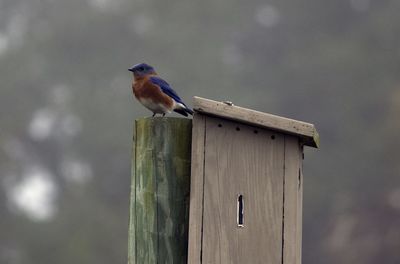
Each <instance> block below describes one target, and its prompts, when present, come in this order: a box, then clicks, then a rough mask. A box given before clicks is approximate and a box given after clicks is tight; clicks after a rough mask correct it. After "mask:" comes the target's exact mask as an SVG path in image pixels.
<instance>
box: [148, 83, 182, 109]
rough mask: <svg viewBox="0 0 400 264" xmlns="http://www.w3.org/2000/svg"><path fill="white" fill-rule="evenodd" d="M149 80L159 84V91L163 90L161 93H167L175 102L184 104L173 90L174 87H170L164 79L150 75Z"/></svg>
mask: <svg viewBox="0 0 400 264" xmlns="http://www.w3.org/2000/svg"><path fill="white" fill-rule="evenodd" d="M150 81H151V82H152V83H153V84H155V85H157V86H159V87H160V88H161V91H163V93H165V94H166V95H168V96H169V97H171V98H172V99H174V100H175V102H177V103H181V104H183V105H184V106H186V105H185V103H184V102H182V99H181V98H180V97H179V96H178V94H177V93H176V92H175V91H174V89H172V88H171V86H170V85H169V83H167V82H166V81H164V80H163V79H161V78H160V77H156V76H152V77H150Z"/></svg>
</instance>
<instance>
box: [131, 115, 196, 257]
mask: <svg viewBox="0 0 400 264" xmlns="http://www.w3.org/2000/svg"><path fill="white" fill-rule="evenodd" d="M134 131H135V140H134V143H133V155H132V185H131V205H130V221H129V245H128V263H129V264H153V263H174V264H180V263H186V261H187V252H188V245H187V241H188V222H189V221H188V217H189V192H190V160H191V139H192V136H191V135H192V121H191V120H190V119H184V118H171V117H157V118H142V119H138V120H136V123H135V128H134Z"/></svg>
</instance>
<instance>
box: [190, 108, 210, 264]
mask: <svg viewBox="0 0 400 264" xmlns="http://www.w3.org/2000/svg"><path fill="white" fill-rule="evenodd" d="M205 129H206V123H205V116H204V115H201V114H198V113H195V114H194V116H193V130H192V165H191V184H190V210H189V250H188V251H189V252H188V263H189V264H199V263H201V259H200V258H201V242H202V226H203V186H204V144H205V133H206V131H205Z"/></svg>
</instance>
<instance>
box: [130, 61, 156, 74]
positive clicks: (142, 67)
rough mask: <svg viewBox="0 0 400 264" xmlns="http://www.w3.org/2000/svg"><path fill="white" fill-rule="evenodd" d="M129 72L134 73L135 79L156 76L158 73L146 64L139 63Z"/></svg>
mask: <svg viewBox="0 0 400 264" xmlns="http://www.w3.org/2000/svg"><path fill="white" fill-rule="evenodd" d="M128 71H131V72H133V75H134V76H135V77H143V76H145V75H148V74H155V73H156V72H155V71H154V68H153V67H152V66H150V65H148V64H146V63H139V64H136V65H134V66H132V68H130V69H128Z"/></svg>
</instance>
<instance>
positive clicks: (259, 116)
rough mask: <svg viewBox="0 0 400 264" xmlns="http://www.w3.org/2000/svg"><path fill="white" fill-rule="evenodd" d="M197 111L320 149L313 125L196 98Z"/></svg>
mask: <svg viewBox="0 0 400 264" xmlns="http://www.w3.org/2000/svg"><path fill="white" fill-rule="evenodd" d="M193 108H194V110H195V111H197V112H200V113H204V114H209V115H215V116H219V117H223V118H228V119H231V120H235V121H239V122H243V123H247V124H250V125H253V126H261V127H265V128H269V129H272V130H276V131H280V132H283V133H288V134H292V135H296V136H298V137H299V138H300V139H301V141H302V142H303V144H304V145H307V146H310V147H316V148H318V147H319V135H318V132H317V130H316V129H315V127H314V125H313V124H310V123H306V122H302V121H297V120H294V119H289V118H285V117H280V116H276V115H271V114H267V113H263V112H259V111H254V110H250V109H246V108H242V107H238V106H234V105H228V104H225V103H223V102H217V101H213V100H209V99H205V98H201V97H196V96H195V97H194V104H193Z"/></svg>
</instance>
